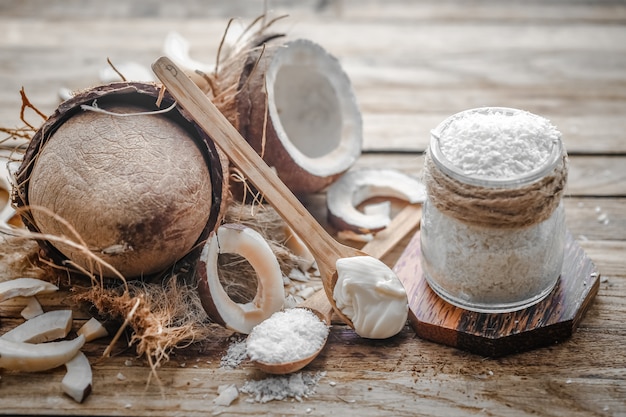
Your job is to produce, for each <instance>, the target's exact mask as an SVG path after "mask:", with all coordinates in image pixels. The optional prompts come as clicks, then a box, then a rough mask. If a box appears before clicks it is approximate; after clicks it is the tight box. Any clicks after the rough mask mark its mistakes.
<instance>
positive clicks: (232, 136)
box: [152, 57, 365, 327]
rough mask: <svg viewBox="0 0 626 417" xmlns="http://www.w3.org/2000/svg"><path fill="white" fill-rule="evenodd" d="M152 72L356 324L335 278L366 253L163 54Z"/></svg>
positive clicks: (347, 321) (331, 301)
mask: <svg viewBox="0 0 626 417" xmlns="http://www.w3.org/2000/svg"><path fill="white" fill-rule="evenodd" d="M152 70H153V71H154V73H155V74H156V75H157V77H159V79H160V80H161V81H162V82H163V84H164V85H165V87H166V88H167V89H168V90H169V92H170V93H171V94H172V96H173V97H174V98H175V99H176V101H177V102H178V103H179V104H180V105H181V106H182V107H183V108H184V109H185V111H186V112H187V113H188V114H189V115H190V116H191V118H192V119H193V120H195V122H196V123H197V124H198V125H199V126H200V127H201V128H202V129H203V130H204V131H205V132H206V133H207V134H208V135H209V136H210V137H211V139H213V141H214V142H215V143H216V144H217V145H218V146H219V147H220V148H221V149H222V151H224V153H225V154H226V155H227V156H228V158H229V159H230V160H231V162H232V163H233V164H235V165H236V166H237V167H238V168H239V169H240V170H241V171H242V172H243V173H244V174H245V175H246V177H248V179H250V181H252V183H253V184H254V185H255V187H256V188H257V189H258V190H259V191H260V192H261V194H263V197H264V198H265V199H267V201H269V202H270V204H271V205H272V207H274V209H275V210H276V211H277V212H278V214H280V216H281V217H282V218H283V220H284V221H285V222H286V223H287V224H289V226H291V228H292V229H293V230H294V231H295V233H296V234H297V235H298V236H300V237H301V238H302V239H303V240H304V241H305V244H306V245H307V247H308V248H309V250H310V251H311V253H312V254H313V257H314V258H315V260H316V262H317V267H318V269H319V271H320V275H321V278H322V283H323V285H324V290H325V291H326V296H327V297H328V299H329V300H330V303H331V304H332V306H333V309H334V311H335V312H336V313H337V315H338V316H339V317H340V318H341V319H342V320H343V321H344V322H345V323H346V324H348V325H349V326H351V327H354V325H353V324H352V321H351V320H350V319H349V318H348V317H346V315H344V314H343V313H342V312H341V311H340V310H339V309H338V308H337V304H336V303H335V301H334V299H333V288H334V286H335V283H336V282H337V268H336V266H335V264H336V262H337V260H339V259H341V258H350V257H354V256H363V255H365V253H364V252H362V251H360V250H357V249H355V248H351V247H349V246H346V245H343V244H341V243H339V242H337V241H336V240H335V239H334V238H333V237H332V236H330V235H329V234H328V233H327V232H326V230H324V228H323V227H322V226H320V224H319V223H318V222H317V220H315V218H314V217H313V216H312V215H311V213H309V211H308V210H307V209H306V208H305V207H304V206H303V205H302V203H300V201H299V200H298V199H297V198H296V197H295V196H294V194H293V193H292V192H291V190H290V189H289V188H288V187H287V186H286V185H285V184H284V183H283V182H282V181H281V180H280V179H279V178H278V176H277V175H276V173H275V172H274V171H273V170H272V169H270V167H268V166H267V164H266V163H265V161H263V159H261V157H260V156H259V155H258V154H257V153H256V151H255V150H254V149H253V148H252V147H251V146H250V145H249V144H248V143H247V142H246V141H245V140H244V138H243V137H242V136H241V135H240V134H239V132H238V131H237V129H235V128H234V127H233V125H231V124H230V122H229V121H228V120H227V119H226V117H224V115H222V113H221V112H220V111H219V110H218V109H217V108H216V107H215V105H214V104H213V103H212V102H211V100H209V98H208V97H207V96H206V95H205V94H204V93H203V92H202V90H200V88H198V87H197V86H196V85H195V84H194V83H193V81H191V79H190V78H189V77H188V76H187V75H186V74H185V73H184V72H183V71H182V70H181V69H180V68H178V67H177V66H176V64H174V63H173V62H172V61H171V60H170V59H169V58H167V57H161V58H159V59H157V60H156V61H155V62H154V63H153V64H152Z"/></svg>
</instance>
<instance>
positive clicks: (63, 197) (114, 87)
mask: <svg viewBox="0 0 626 417" xmlns="http://www.w3.org/2000/svg"><path fill="white" fill-rule="evenodd" d="M160 93H162V91H161V88H160V87H159V86H158V85H155V84H150V83H140V82H120V83H112V84H107V85H103V86H98V87H95V88H93V89H90V90H87V91H84V92H81V93H78V94H77V95H75V96H74V97H73V98H71V99H69V100H67V101H65V102H63V103H62V104H61V105H60V106H59V107H58V109H57V110H56V112H55V113H54V114H53V115H52V116H50V117H49V118H48V120H47V121H46V122H45V123H44V125H43V126H42V127H41V128H40V129H39V130H38V131H37V133H36V134H35V136H34V137H33V139H32V140H31V142H30V145H29V147H28V150H27V152H26V154H25V156H24V159H23V162H22V164H21V166H20V169H19V170H18V172H17V192H16V193H14V203H15V204H16V205H17V206H18V207H24V208H25V209H26V210H25V211H24V214H23V220H24V223H25V224H26V226H27V227H28V228H29V229H30V230H32V231H34V232H41V233H48V234H53V235H56V236H61V235H65V236H67V237H70V238H72V237H74V234H73V232H72V231H71V230H68V228H67V227H66V226H65V225H64V224H63V223H62V222H59V221H58V220H57V219H55V218H54V217H53V216H50V215H49V214H47V213H45V212H44V211H42V210H39V209H37V208H36V207H35V206H43V207H45V208H47V209H48V210H49V211H51V212H52V213H54V214H56V215H58V216H60V217H61V218H63V219H65V220H66V221H68V222H69V223H70V224H71V225H72V227H73V228H74V229H75V230H76V232H77V233H78V234H79V235H80V236H81V238H82V239H83V240H84V241H85V242H86V243H87V246H88V247H89V249H90V250H91V251H92V252H94V253H95V254H96V255H98V256H99V257H100V258H101V259H103V260H104V261H106V262H108V263H109V264H111V265H112V266H113V267H114V268H116V269H117V270H118V271H119V272H120V273H122V274H123V275H124V276H126V277H136V276H146V275H150V274H155V273H158V272H161V271H162V270H164V269H168V268H170V267H171V266H172V264H174V263H175V262H176V261H178V260H180V259H181V258H182V257H183V256H185V255H186V254H188V253H189V252H190V251H191V250H192V248H194V247H197V246H198V245H197V243H198V242H200V241H202V240H204V239H206V237H207V236H208V234H209V233H210V232H211V231H212V230H214V229H215V228H216V227H217V226H218V225H219V223H220V222H221V217H222V216H223V212H224V210H222V206H223V204H225V202H226V200H227V196H228V192H229V191H228V187H227V186H226V185H225V178H226V177H227V172H228V162H227V159H226V158H225V157H224V156H223V155H222V154H221V153H220V152H219V151H218V149H217V148H216V147H215V145H214V144H213V141H212V140H211V139H210V138H209V137H208V136H207V135H206V133H204V132H203V131H202V130H201V129H200V128H199V127H198V126H197V125H196V124H195V123H193V122H192V121H191V119H190V118H189V117H187V115H186V114H185V113H184V111H183V110H181V109H179V108H173V109H172V110H171V111H168V112H166V113H162V114H159V115H141V116H136V115H135V116H128V117H120V116H110V115H106V114H102V113H97V112H93V111H89V112H88V111H83V110H82V109H81V106H83V105H88V106H97V107H99V108H103V109H105V110H111V111H116V109H121V110H120V111H119V112H130V113H135V112H152V111H157V110H160V109H166V108H168V107H169V106H171V105H172V104H173V103H174V99H173V98H172V97H171V96H170V95H169V94H167V93H165V94H164V95H163V96H162V100H161V102H160V106H157V104H156V103H157V98H158V97H159V95H160ZM107 118H108V119H107ZM139 118H142V119H141V120H140V119H139ZM102 120H104V121H105V122H107V123H108V124H107V123H101V121H102ZM109 126H110V129H112V130H116V132H115V133H116V134H115V135H112V136H111V135H109V132H108V129H109ZM83 129H84V131H83ZM164 129H167V131H168V132H169V131H170V130H171V131H174V132H175V134H173V135H172V136H168V135H165V134H164V133H163V130H164ZM91 140H94V144H90V145H89V147H88V146H87V145H88V144H87V142H88V141H91ZM122 140H123V141H124V143H121V142H122ZM178 141H180V142H178ZM164 143H167V144H168V145H169V150H168V151H164V152H163V151H161V149H160V148H159V147H160V146H164V145H163V144H164ZM178 143H180V145H178ZM194 144H195V146H193V145H194ZM179 151H180V155H178V152H179ZM150 152H153V153H154V155H148V153H150ZM91 170H93V171H95V172H97V174H96V175H92V174H91V173H89V175H84V174H85V173H86V172H89V171H91ZM87 176H89V179H87V178H86V177H87ZM181 188H184V191H185V196H186V197H185V198H184V199H181V198H180V194H181V192H180V191H181ZM107 190H109V191H107ZM112 191H116V192H112ZM51 195H54V196H56V198H50V196H51ZM203 208H204V210H203ZM40 245H41V246H42V248H43V249H44V250H45V253H46V254H47V255H48V256H49V257H51V258H52V259H53V260H54V261H55V262H57V263H60V264H62V263H63V262H64V261H65V260H66V259H70V260H71V261H72V262H74V263H75V264H77V265H79V266H80V267H82V268H85V269H88V270H92V271H93V269H94V266H93V263H91V261H90V260H89V259H87V258H86V257H85V255H84V254H83V253H82V252H80V251H78V250H76V249H73V248H71V247H69V246H66V245H63V244H59V243H50V242H47V241H40ZM94 272H100V271H99V270H96V271H94ZM101 272H102V273H103V275H105V276H112V272H111V271H109V270H106V269H103V270H102V271H101Z"/></svg>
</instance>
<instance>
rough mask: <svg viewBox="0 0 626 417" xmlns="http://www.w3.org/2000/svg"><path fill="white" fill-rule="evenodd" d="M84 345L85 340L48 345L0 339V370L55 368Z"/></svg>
mask: <svg viewBox="0 0 626 417" xmlns="http://www.w3.org/2000/svg"><path fill="white" fill-rule="evenodd" d="M84 344H85V338H84V337H83V336H78V337H77V338H75V339H72V340H63V341H60V342H48V343H36V344H33V343H24V342H12V341H9V340H4V339H3V338H0V368H2V369H7V370H11V371H24V372H40V371H47V370H48V369H53V368H56V367H57V366H61V365H63V364H65V363H66V362H67V361H69V360H70V359H72V358H73V357H74V356H76V354H77V353H78V351H79V350H80V348H82V347H83V345H84Z"/></svg>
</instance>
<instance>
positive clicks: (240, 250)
mask: <svg viewBox="0 0 626 417" xmlns="http://www.w3.org/2000/svg"><path fill="white" fill-rule="evenodd" d="M220 253H236V254H239V255H241V256H243V257H244V258H245V259H246V260H247V261H248V262H249V263H250V265H251V266H252V268H253V269H254V271H255V272H256V274H257V279H258V285H257V292H256V295H255V297H254V299H253V300H252V301H250V302H248V303H245V304H242V303H236V302H234V301H233V300H232V299H231V298H230V297H229V295H228V293H227V292H226V290H224V287H222V284H221V283H220V280H219V275H218V272H217V258H218V254H220ZM200 258H201V260H202V262H204V263H205V265H206V276H207V281H208V282H207V284H208V288H209V292H210V297H211V299H212V303H213V304H214V306H215V309H216V310H217V314H219V315H220V317H221V319H222V320H223V322H224V323H225V325H226V327H228V328H230V329H232V330H235V331H237V332H240V333H244V334H248V333H250V331H251V330H252V328H254V326H256V325H257V324H259V323H260V322H262V321H263V320H265V319H266V318H268V317H270V316H271V315H272V314H273V313H275V312H276V311H278V310H280V309H282V308H283V305H284V303H285V291H284V285H283V275H282V272H281V270H280V265H279V264H278V260H277V259H276V255H274V252H272V249H271V247H270V246H269V244H268V243H267V241H266V240H265V239H264V238H263V236H262V235H261V234H260V233H258V232H256V231H255V230H253V229H251V228H249V227H246V226H243V225H236V224H227V225H222V226H220V227H219V228H218V230H217V233H213V234H212V235H211V236H210V237H209V239H208V240H207V243H206V244H205V246H204V248H203V251H202V254H201V256H200Z"/></svg>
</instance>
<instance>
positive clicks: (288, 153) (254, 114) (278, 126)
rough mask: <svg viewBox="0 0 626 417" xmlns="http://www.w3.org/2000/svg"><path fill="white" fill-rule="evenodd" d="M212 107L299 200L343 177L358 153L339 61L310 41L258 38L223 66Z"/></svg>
mask: <svg viewBox="0 0 626 417" xmlns="http://www.w3.org/2000/svg"><path fill="white" fill-rule="evenodd" d="M212 85H213V89H212V91H211V92H209V94H212V95H213V96H214V97H213V101H214V102H215V104H216V106H217V107H218V108H219V109H220V111H221V112H222V113H223V114H224V115H225V116H226V117H227V118H228V119H229V121H230V122H231V123H232V124H233V126H235V127H236V128H237V129H238V130H239V132H240V133H241V135H242V136H243V137H244V138H245V139H246V140H247V141H248V143H250V145H252V147H253V148H254V149H255V150H256V151H257V153H258V154H259V155H261V156H262V157H263V159H264V160H265V162H266V163H267V164H268V165H269V166H271V167H274V168H275V169H276V172H277V174H278V176H279V177H280V179H281V180H282V181H283V182H284V183H285V185H287V187H289V189H290V190H291V191H292V192H293V193H295V194H299V195H303V194H308V193H315V192H318V191H320V190H322V189H323V188H325V187H326V186H328V185H329V184H331V183H332V182H333V181H335V180H336V179H337V178H338V177H339V176H341V175H342V174H343V173H344V172H346V171H347V170H348V169H349V168H350V167H352V166H353V164H354V163H355V162H356V160H357V158H358V157H359V156H360V154H361V147H362V120H361V113H360V111H359V108H358V105H357V103H356V98H355V95H354V92H353V90H352V85H351V83H350V79H349V78H348V76H347V75H346V73H345V72H344V71H343V69H342V68H341V65H340V64H339V61H338V60H337V59H336V58H335V57H333V56H332V55H330V54H329V53H327V52H326V51H325V50H324V49H323V48H322V47H321V46H319V45H318V44H316V43H314V42H312V41H310V40H307V39H295V40H289V39H287V38H284V37H283V36H282V35H272V34H261V35H259V36H257V37H254V38H253V39H251V40H249V41H248V42H247V43H245V44H243V45H240V46H239V48H238V49H235V50H234V52H232V53H231V55H230V56H228V57H226V59H224V62H223V64H222V65H221V67H220V70H219V71H218V73H217V76H216V78H215V81H214V82H213V83H212Z"/></svg>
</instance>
